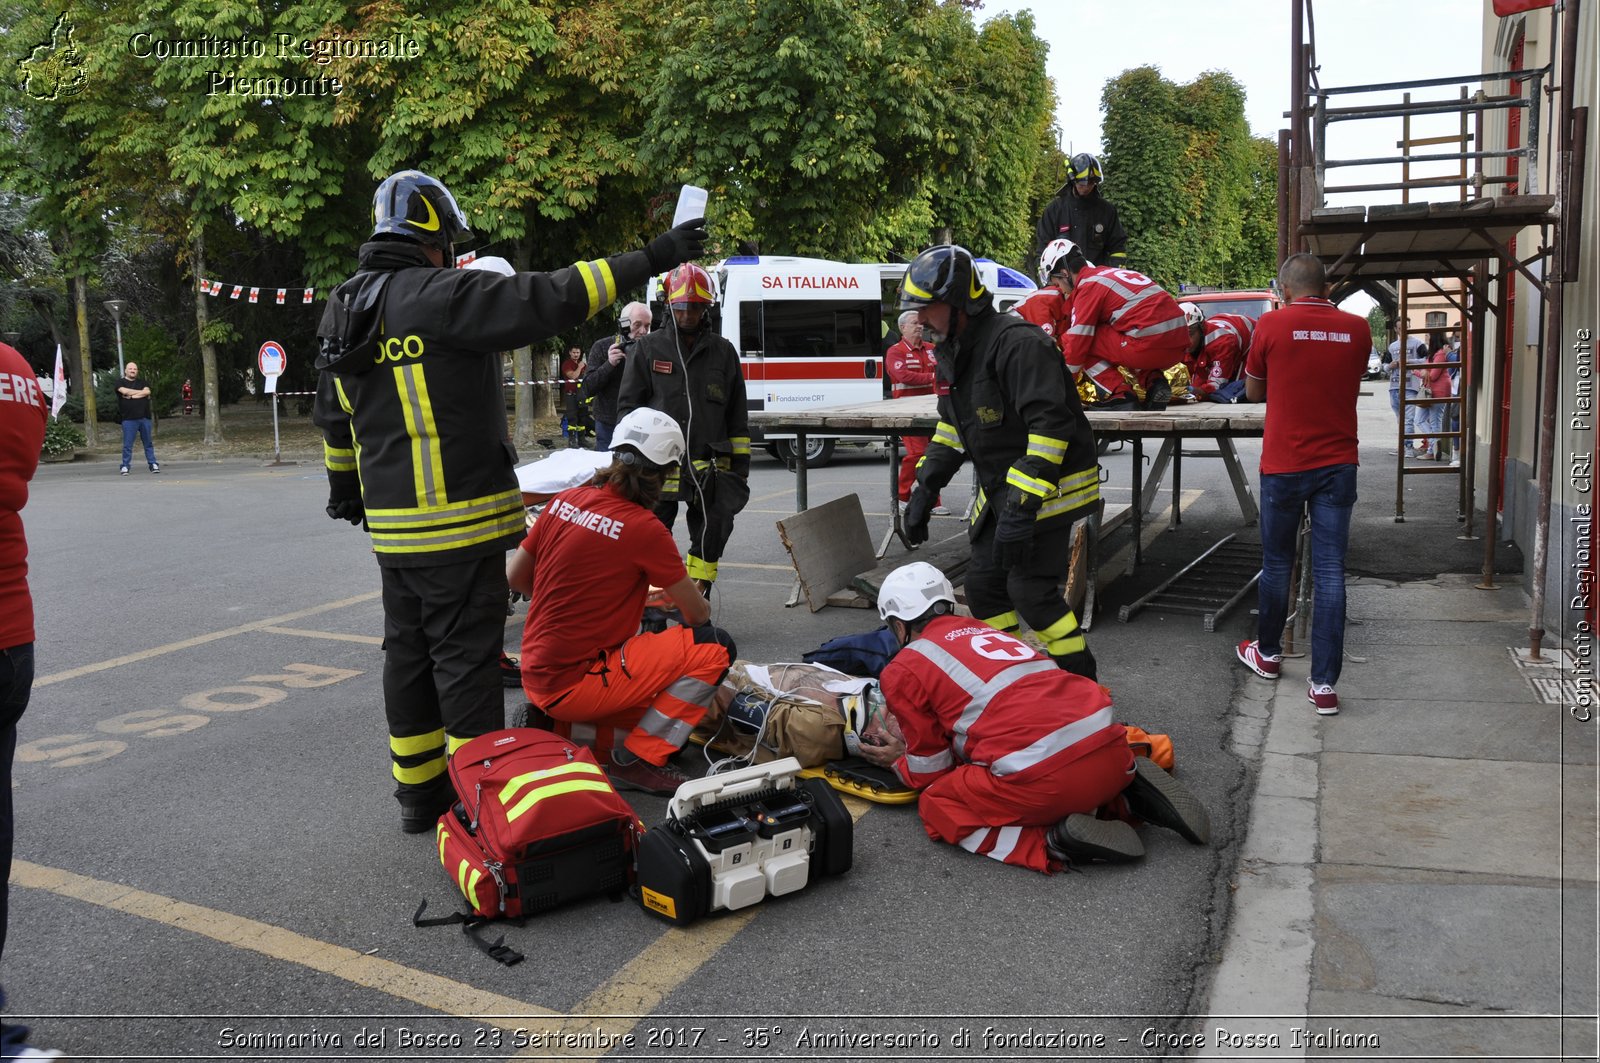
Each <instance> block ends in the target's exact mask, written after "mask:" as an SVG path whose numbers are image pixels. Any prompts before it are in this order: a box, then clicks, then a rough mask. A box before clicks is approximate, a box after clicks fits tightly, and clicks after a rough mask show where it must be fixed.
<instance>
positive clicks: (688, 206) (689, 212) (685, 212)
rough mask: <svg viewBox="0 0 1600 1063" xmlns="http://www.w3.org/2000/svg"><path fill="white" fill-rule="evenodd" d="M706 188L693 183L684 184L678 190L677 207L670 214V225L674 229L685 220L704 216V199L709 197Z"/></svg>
mask: <svg viewBox="0 0 1600 1063" xmlns="http://www.w3.org/2000/svg"><path fill="white" fill-rule="evenodd" d="M709 198H710V197H709V195H708V194H707V193H706V190H705V189H703V188H699V187H697V186H695V185H684V186H683V188H682V189H681V190H680V191H679V192H678V209H677V210H676V211H675V212H674V213H673V215H672V227H673V228H674V229H676V228H677V227H678V226H680V225H682V224H683V223H684V222H686V221H693V220H694V219H696V218H703V217H705V216H706V201H707V200H708V199H709Z"/></svg>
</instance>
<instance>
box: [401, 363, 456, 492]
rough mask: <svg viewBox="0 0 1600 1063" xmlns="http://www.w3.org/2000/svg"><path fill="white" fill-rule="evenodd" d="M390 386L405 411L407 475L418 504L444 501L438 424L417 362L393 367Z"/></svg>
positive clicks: (426, 385)
mask: <svg viewBox="0 0 1600 1063" xmlns="http://www.w3.org/2000/svg"><path fill="white" fill-rule="evenodd" d="M394 387H395V391H396V392H397V393H398V394H399V396H400V408H401V410H403V411H404V412H405V418H406V435H407V436H409V437H410V438H411V476H412V479H413V481H414V483H415V485H416V489H417V504H418V505H420V506H438V505H444V504H445V503H447V502H449V501H450V498H449V496H448V495H447V494H446V493H445V485H444V459H443V458H442V457H441V456H440V454H439V443H440V440H439V426H438V424H437V423H436V422H435V421H434V418H433V400H432V399H430V398H429V397H428V380H427V377H426V376H425V375H424V374H423V371H422V366H421V364H413V365H397V366H395V367H394Z"/></svg>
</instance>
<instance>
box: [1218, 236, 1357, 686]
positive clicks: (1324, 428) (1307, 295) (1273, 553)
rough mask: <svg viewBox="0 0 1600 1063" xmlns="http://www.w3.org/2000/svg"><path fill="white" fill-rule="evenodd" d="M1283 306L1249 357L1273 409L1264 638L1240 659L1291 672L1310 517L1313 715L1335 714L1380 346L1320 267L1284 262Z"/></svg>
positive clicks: (1265, 448)
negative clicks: (1300, 563) (1362, 400)
mask: <svg viewBox="0 0 1600 1063" xmlns="http://www.w3.org/2000/svg"><path fill="white" fill-rule="evenodd" d="M1278 286H1279V288H1280V290H1281V291H1282V292H1283V298H1284V303H1285V305H1284V306H1283V307H1282V308H1281V309H1278V310H1273V311H1271V312H1269V313H1266V314H1263V315H1262V316H1261V320H1260V321H1258V322H1257V323H1256V331H1255V338H1254V340H1253V341H1252V342H1251V344H1250V355H1249V357H1248V358H1247V359H1246V360H1245V366H1244V371H1245V397H1246V398H1247V399H1248V400H1249V401H1251V402H1260V401H1261V400H1263V399H1265V400H1266V403H1267V418H1266V430H1265V433H1264V435H1263V438H1262V441H1261V581H1260V583H1259V584H1258V591H1259V596H1260V597H1259V615H1258V619H1257V625H1256V637H1255V638H1253V639H1246V640H1245V641H1243V642H1241V643H1239V645H1238V647H1237V648H1236V649H1235V651H1234V652H1235V654H1236V655H1237V656H1238V658H1239V660H1240V661H1242V662H1244V665H1245V666H1246V667H1247V668H1249V669H1250V670H1251V671H1253V672H1255V673H1256V674H1257V675H1259V676H1261V677H1263V678H1265V679H1277V678H1278V673H1279V670H1280V668H1281V666H1282V664H1283V626H1284V623H1285V621H1286V620H1287V618H1288V615H1289V591H1290V587H1289V570H1290V568H1291V567H1292V566H1293V564H1294V549H1295V537H1296V536H1297V534H1298V533H1299V530H1300V515H1301V513H1302V512H1303V511H1309V512H1310V515H1311V557H1310V558H1309V559H1308V560H1307V562H1306V563H1307V564H1309V565H1310V566H1311V583H1312V596H1313V606H1312V610H1311V676H1310V682H1309V685H1308V687H1307V690H1306V699H1307V700H1308V701H1310V702H1311V704H1312V705H1314V706H1316V710H1317V713H1318V714H1319V715H1322V716H1332V715H1334V714H1335V713H1337V712H1338V711H1339V695H1338V694H1337V693H1335V692H1334V686H1335V684H1337V683H1338V682H1339V667H1340V665H1341V663H1342V662H1343V660H1344V556H1345V548H1346V546H1347V545H1348V543H1349V538H1350V511H1351V509H1353V508H1354V506H1355V502H1356V465H1357V464H1358V457H1357V444H1356V398H1357V396H1358V395H1359V394H1360V391H1361V374H1362V373H1363V372H1364V371H1365V369H1366V365H1367V352H1368V351H1369V350H1370V349H1371V347H1372V337H1371V333H1370V331H1369V330H1368V328H1367V322H1366V319H1365V318H1360V317H1357V316H1356V315H1354V314H1347V313H1345V312H1344V311H1342V310H1340V309H1338V308H1337V307H1335V306H1334V305H1333V304H1332V303H1330V302H1329V301H1328V300H1327V298H1326V295H1327V290H1328V277H1327V273H1326V272H1325V271H1324V270H1323V267H1322V262H1321V260H1319V259H1317V258H1316V257H1315V256H1312V255H1306V254H1300V255H1295V256H1293V257H1291V258H1290V259H1289V260H1288V261H1286V262H1284V264H1283V267H1282V268H1281V269H1280V270H1279V271H1278Z"/></svg>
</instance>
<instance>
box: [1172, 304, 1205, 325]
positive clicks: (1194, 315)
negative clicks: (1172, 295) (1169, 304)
mask: <svg viewBox="0 0 1600 1063" xmlns="http://www.w3.org/2000/svg"><path fill="white" fill-rule="evenodd" d="M1178 309H1179V310H1182V311H1183V323H1184V324H1185V325H1188V326H1189V327H1190V328H1193V327H1194V326H1196V325H1198V324H1200V323H1201V322H1203V321H1205V319H1206V315H1205V311H1203V310H1201V309H1200V307H1199V306H1197V305H1196V304H1194V303H1179V304H1178Z"/></svg>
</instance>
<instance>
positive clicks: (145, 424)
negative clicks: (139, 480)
mask: <svg viewBox="0 0 1600 1063" xmlns="http://www.w3.org/2000/svg"><path fill="white" fill-rule="evenodd" d="M117 410H118V412H119V413H120V414H121V416H122V469H121V472H122V475H123V476H126V475H128V463H129V462H130V461H131V460H132V459H133V437H134V436H135V435H137V436H138V437H139V441H140V442H141V443H143V444H144V460H145V464H147V465H149V466H150V471H151V472H160V471H161V463H160V462H158V461H156V448H155V443H154V441H153V439H152V423H151V420H150V387H149V385H148V384H146V383H145V382H144V381H143V380H140V379H139V365H138V363H136V362H129V363H128V366H127V368H126V369H125V370H124V371H123V376H122V379H121V380H118V381H117Z"/></svg>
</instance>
